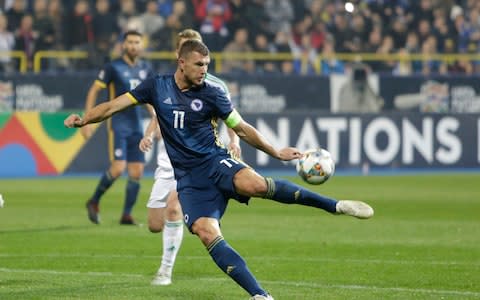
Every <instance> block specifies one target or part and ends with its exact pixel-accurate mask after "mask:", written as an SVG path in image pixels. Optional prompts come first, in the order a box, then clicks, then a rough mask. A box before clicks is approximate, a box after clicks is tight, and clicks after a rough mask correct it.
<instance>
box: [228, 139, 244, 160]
mask: <svg viewBox="0 0 480 300" xmlns="http://www.w3.org/2000/svg"><path fill="white" fill-rule="evenodd" d="M228 151H229V152H230V154H231V155H232V157H233V158H240V157H242V148H240V145H239V144H238V143H235V142H230V144H228Z"/></svg>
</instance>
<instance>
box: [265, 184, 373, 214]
mask: <svg viewBox="0 0 480 300" xmlns="http://www.w3.org/2000/svg"><path fill="white" fill-rule="evenodd" d="M265 182H266V183H267V193H266V194H265V196H264V198H267V199H271V200H274V201H277V202H281V203H286V204H300V205H306V206H312V207H317V208H321V209H323V210H326V211H328V212H330V213H333V214H345V215H349V216H353V217H356V218H360V219H368V218H371V217H372V216H373V209H372V208H371V207H370V206H369V205H368V204H366V203H364V202H361V201H354V200H340V201H337V200H335V199H332V198H329V197H326V196H323V195H320V194H317V193H314V192H311V191H309V190H307V189H305V188H304V187H301V186H299V185H296V184H294V183H291V182H289V181H287V180H282V179H273V178H270V177H266V178H265Z"/></svg>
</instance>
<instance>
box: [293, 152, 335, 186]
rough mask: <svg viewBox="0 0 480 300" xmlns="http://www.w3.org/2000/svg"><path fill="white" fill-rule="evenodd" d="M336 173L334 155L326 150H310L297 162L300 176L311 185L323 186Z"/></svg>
mask: <svg viewBox="0 0 480 300" xmlns="http://www.w3.org/2000/svg"><path fill="white" fill-rule="evenodd" d="M334 172H335V162H334V161H333V158H332V155H331V154H330V152H328V151H327V150H325V149H322V148H317V149H310V150H307V151H305V152H304V156H303V157H302V158H300V159H299V160H298V162H297V173H298V175H299V176H300V177H301V178H302V179H303V180H304V181H305V182H307V183H309V184H315V185H318V184H322V183H325V182H326V181H327V180H328V178H330V177H331V176H333V173H334Z"/></svg>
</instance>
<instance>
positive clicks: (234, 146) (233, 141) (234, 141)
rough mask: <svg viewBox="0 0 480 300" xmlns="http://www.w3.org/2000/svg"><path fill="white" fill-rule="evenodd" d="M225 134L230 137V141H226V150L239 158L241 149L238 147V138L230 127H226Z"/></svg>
mask: <svg viewBox="0 0 480 300" xmlns="http://www.w3.org/2000/svg"><path fill="white" fill-rule="evenodd" d="M227 134H228V137H229V139H230V142H229V143H228V150H229V151H230V153H231V154H232V156H233V157H235V158H240V157H241V156H242V149H241V148H240V138H239V137H238V135H237V133H236V132H235V131H234V130H233V129H232V128H227Z"/></svg>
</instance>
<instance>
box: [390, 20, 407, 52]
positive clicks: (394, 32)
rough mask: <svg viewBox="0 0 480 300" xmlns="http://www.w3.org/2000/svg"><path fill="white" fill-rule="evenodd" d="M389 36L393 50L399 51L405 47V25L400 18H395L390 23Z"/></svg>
mask: <svg viewBox="0 0 480 300" xmlns="http://www.w3.org/2000/svg"><path fill="white" fill-rule="evenodd" d="M389 35H390V36H391V37H392V38H393V48H395V49H400V48H402V47H404V46H405V42H406V41H407V24H406V23H405V20H404V19H402V18H395V19H394V20H393V21H392V26H391V30H390V32H389Z"/></svg>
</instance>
